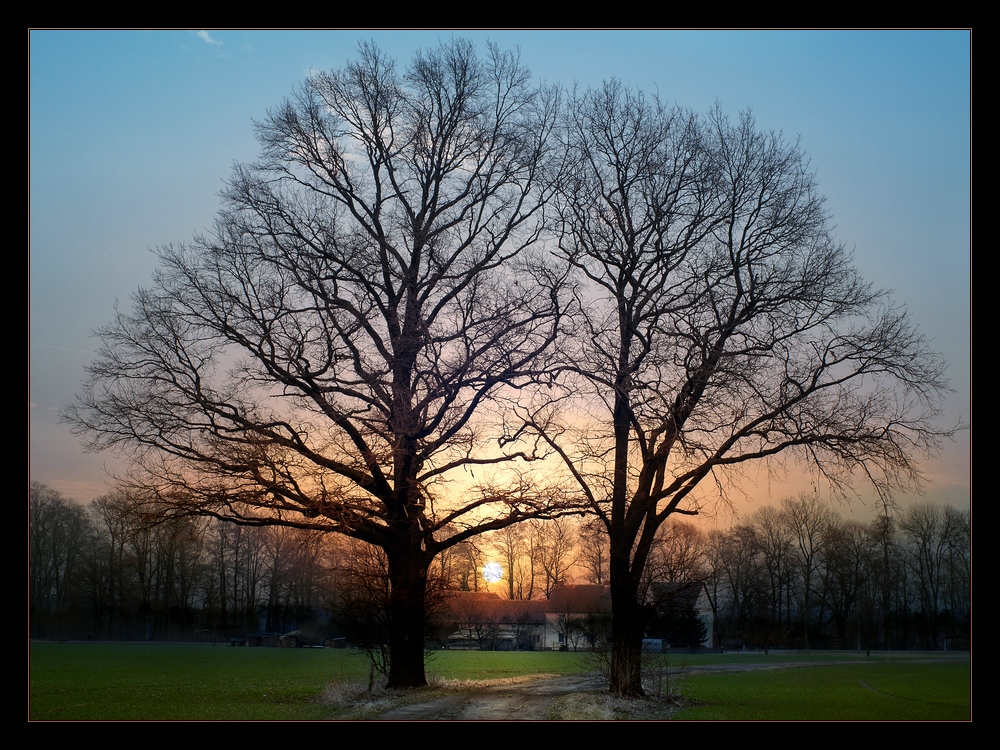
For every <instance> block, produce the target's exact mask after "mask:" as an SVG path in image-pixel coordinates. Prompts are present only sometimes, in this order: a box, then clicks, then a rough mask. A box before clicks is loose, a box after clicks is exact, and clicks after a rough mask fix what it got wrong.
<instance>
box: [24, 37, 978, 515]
mask: <svg viewBox="0 0 1000 750" xmlns="http://www.w3.org/2000/svg"><path fill="white" fill-rule="evenodd" d="M451 36H463V37H469V38H471V39H473V40H474V41H476V42H477V43H478V44H479V45H480V47H481V48H484V47H485V43H486V41H487V40H491V41H494V42H496V43H498V44H499V45H500V46H501V47H502V48H505V49H513V48H519V49H520V51H521V55H522V59H523V61H524V62H525V63H527V65H528V66H529V67H530V68H531V70H532V71H533V73H534V74H535V75H536V76H537V77H538V78H540V79H544V80H546V81H549V82H558V83H561V84H563V85H565V86H567V87H569V86H573V85H578V86H581V87H584V88H585V87H587V86H596V85H599V84H600V83H601V81H602V80H604V79H607V78H611V77H617V78H619V79H621V80H623V81H625V82H626V83H629V84H632V85H634V86H638V87H640V88H642V89H645V90H646V91H648V92H654V91H655V92H658V93H659V95H660V96H661V98H663V99H665V100H667V101H672V102H677V103H678V104H680V105H682V106H685V107H688V108H691V109H694V110H696V111H700V112H705V111H707V110H708V109H709V108H710V107H711V106H712V105H713V104H714V103H715V102H719V103H720V104H721V106H722V108H723V109H724V110H725V111H726V112H728V113H730V114H731V115H733V116H735V115H736V114H737V113H738V112H739V111H741V110H744V109H748V108H749V109H751V110H752V111H753V113H754V115H755V116H756V118H757V122H758V125H759V126H760V127H761V128H765V129H773V130H781V131H783V132H784V133H785V135H786V136H788V137H789V138H800V139H801V144H802V147H803V148H804V150H805V151H806V152H807V153H808V154H809V156H810V157H811V160H812V166H813V167H814V168H815V169H816V171H817V173H818V175H819V184H820V188H821V190H822V192H823V194H824V195H826V196H827V206H828V208H829V210H830V213H831V214H832V216H833V221H834V224H835V225H836V227H837V235H838V237H839V238H840V239H841V240H842V241H844V242H846V243H847V244H848V245H849V246H850V247H852V248H854V253H855V262H856V264H857V265H858V267H859V268H860V269H861V270H862V271H863V272H864V273H865V274H866V275H867V276H868V278H870V279H871V280H872V281H874V282H875V283H876V284H877V285H879V286H883V287H888V288H891V289H892V290H893V292H894V298H895V300H896V301H897V302H898V303H900V304H902V305H905V306H906V307H907V308H908V309H909V310H910V312H911V314H912V316H913V318H914V320H915V321H916V322H917V323H918V325H919V326H920V328H921V330H923V332H924V333H925V334H926V335H927V336H928V337H929V338H930V339H932V345H933V347H934V348H935V349H937V350H938V351H940V352H942V353H943V354H944V356H945V357H946V359H947V360H948V362H949V363H950V369H949V375H950V377H951V380H952V386H953V388H955V393H954V394H952V395H951V396H950V397H949V399H948V401H947V404H946V407H947V413H946V415H945V418H944V420H943V423H955V422H957V421H959V420H961V421H963V422H966V423H968V422H970V421H971V411H970V410H971V395H970V391H971V388H970V377H971V376H970V357H971V354H970V340H971V329H970V266H971V246H970V243H971V237H970V229H971V227H970V127H971V124H970V94H971V91H970V86H971V82H970V74H971V67H970V66H971V34H970V32H968V31H961V30H960V31H488V32H487V31H461V30H454V31H451V30H442V31H355V30H349V31H207V32H206V31H32V32H30V34H29V42H30V138H31V141H30V200H31V207H30V278H29V288H30V294H31V301H30V325H29V339H30V342H29V343H30V346H29V355H30V375H29V388H30V394H29V428H30V458H29V473H30V477H31V479H34V480H38V481H41V482H44V483H46V484H48V485H50V486H52V487H53V488H55V489H57V490H59V491H61V492H63V493H64V494H66V495H69V496H72V497H75V498H77V499H79V500H84V501H87V500H90V499H92V498H93V497H95V496H97V495H99V494H102V493H103V492H106V491H107V487H106V485H105V483H104V482H105V466H106V465H107V466H109V467H111V466H114V458H113V457H111V456H103V455H89V454H85V453H84V452H83V451H82V449H81V448H80V447H79V444H78V442H77V440H76V438H75V437H74V436H72V435H71V434H70V432H69V429H68V427H67V426H65V425H62V424H60V423H59V422H58V420H57V415H58V411H59V409H61V408H62V407H64V406H65V405H66V404H68V403H69V402H70V401H72V399H73V395H74V393H75V392H76V390H77V389H78V388H79V385H80V382H81V380H82V378H83V377H84V367H85V365H86V364H87V362H89V361H90V359H91V358H92V357H93V352H94V350H95V349H96V348H97V345H98V342H97V341H96V340H95V339H94V338H93V337H92V336H91V332H92V331H93V330H94V329H96V328H98V327H99V326H101V325H102V324H104V323H106V322H107V321H109V320H110V319H111V317H112V315H113V313H114V305H115V302H116V300H117V301H119V302H120V303H121V304H122V305H128V297H129V294H130V293H131V292H132V291H134V290H135V289H136V288H137V287H138V286H140V285H142V284H145V283H147V282H148V280H149V278H150V276H151V274H152V272H153V269H154V267H155V258H154V256H153V254H152V253H151V252H150V250H151V249H152V248H155V247H157V246H161V245H165V244H169V243H172V242H178V241H186V240H188V239H190V238H191V236H192V235H193V234H195V233H197V232H200V231H203V230H206V229H208V228H209V227H210V226H211V223H212V218H213V215H214V214H215V212H216V210H217V208H218V206H219V201H218V197H217V196H218V192H219V190H220V189H221V187H222V185H223V181H224V180H225V179H226V177H227V176H228V175H229V173H230V171H231V169H232V165H233V163H234V162H241V161H251V160H253V159H254V157H255V156H256V153H257V144H256V142H255V140H254V135H253V120H254V119H255V118H258V119H259V118H261V117H262V116H263V115H264V113H265V111H266V110H267V109H268V108H269V107H273V106H275V105H277V104H279V103H280V102H281V100H282V99H283V98H285V97H286V96H288V95H289V94H290V93H291V92H292V91H293V90H294V88H295V86H296V85H298V84H299V83H300V82H301V81H302V80H303V79H304V78H305V77H306V76H307V75H308V74H309V73H310V71H317V70H322V69H329V68H337V67H340V66H342V65H343V64H344V63H345V62H346V61H347V60H348V59H350V58H352V57H353V56H354V52H355V48H356V45H357V43H358V41H360V40H368V39H372V40H374V41H375V42H376V43H377V44H378V45H379V46H380V47H382V48H383V49H385V50H386V51H387V52H389V53H390V54H391V55H393V56H394V57H396V58H397V59H398V60H399V61H400V62H401V63H405V61H407V60H408V59H409V58H410V56H411V54H412V53H413V52H414V51H415V50H417V49H419V48H421V47H428V46H433V45H435V44H436V43H437V42H438V41H439V40H442V39H447V38H449V37H451ZM969 445H970V435H969V431H966V432H963V433H961V434H960V436H959V439H958V440H957V441H956V442H955V443H954V444H950V445H948V446H947V447H946V450H945V451H944V453H943V454H942V455H941V456H940V457H938V458H937V459H934V460H931V461H928V462H926V463H925V470H926V473H927V475H928V479H929V482H928V485H927V491H928V494H927V497H928V499H932V500H941V501H946V502H951V503H954V504H956V505H958V506H960V507H965V506H967V505H968V503H969V501H970V492H971V490H970V484H971V479H970V458H969ZM794 488H795V483H794V482H793V483H791V484H789V486H788V488H783V487H780V486H779V487H774V486H768V487H767V488H766V490H765V489H762V490H761V491H762V492H763V493H764V494H765V495H767V497H762V498H761V500H762V501H768V500H776V499H779V498H780V497H782V496H784V495H786V494H790V493H791V492H793V491H797V489H794ZM786 490H787V491H786ZM906 500H907V498H903V501H904V502H905V501H906Z"/></svg>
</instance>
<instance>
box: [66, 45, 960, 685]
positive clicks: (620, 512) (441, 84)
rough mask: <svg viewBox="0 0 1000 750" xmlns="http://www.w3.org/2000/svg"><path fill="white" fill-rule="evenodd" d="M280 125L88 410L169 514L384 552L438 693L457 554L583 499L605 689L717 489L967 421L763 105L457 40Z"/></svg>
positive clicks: (402, 635)
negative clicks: (431, 624)
mask: <svg viewBox="0 0 1000 750" xmlns="http://www.w3.org/2000/svg"><path fill="white" fill-rule="evenodd" d="M256 127H257V134H258V138H259V140H260V144H261V152H260V158H259V160H258V161H257V162H255V163H252V164H244V165H239V166H237V167H236V168H235V169H234V172H233V175H232V177H231V178H230V180H229V182H228V184H227V187H226V189H225V190H224V192H223V194H222V200H223V207H222V209H221V210H220V212H219V214H218V218H217V221H216V224H215V227H214V230H213V231H212V232H210V233H208V234H205V235H203V236H199V237H196V238H195V239H194V240H193V241H192V242H190V243H187V244H181V245H176V246H168V247H165V248H162V249H161V250H160V251H159V256H160V267H159V270H158V271H157V273H156V275H155V277H154V279H153V282H152V284H151V285H150V286H149V287H147V288H144V289H140V290H139V291H138V292H137V293H136V294H135V295H134V298H133V304H132V308H131V310H129V311H120V312H119V313H118V314H117V316H116V318H115V319H114V321H113V322H112V323H111V324H110V325H109V326H107V327H106V328H104V329H103V330H102V331H101V332H100V333H101V337H102V339H103V344H104V345H103V347H102V349H101V352H100V354H99V356H98V358H97V359H96V361H95V362H94V363H93V365H92V366H91V368H90V371H89V372H90V376H89V380H88V382H87V383H86V385H85V388H84V390H83V392H82V394H81V395H80V397H79V400H78V403H77V404H76V405H75V406H74V407H72V408H70V409H69V411H68V413H67V417H68V418H69V419H70V420H71V421H72V422H73V423H74V425H75V426H76V428H77V429H78V430H79V431H80V432H81V434H82V435H84V437H85V439H86V440H87V442H88V445H89V447H91V448H93V449H103V448H117V449H121V450H125V451H127V452H128V453H129V454H130V456H131V457H132V459H133V461H134V465H135V467H136V468H135V472H134V473H133V475H132V476H131V477H130V478H129V481H131V483H132V484H133V485H134V489H135V490H136V491H137V492H139V493H140V494H138V495H136V496H139V497H143V498H146V500H147V502H148V506H147V508H148V510H149V512H151V513H155V514H158V515H159V516H166V517H169V516H173V515H183V514H200V515H209V516H215V517H217V518H221V519H226V520H230V521H235V522H237V523H243V524H250V525H271V524H278V525H286V526H294V527H300V528H306V529H319V530H324V531H331V532H336V533H341V534H345V535H347V536H350V537H353V538H356V539H358V540H361V541H363V542H367V543H369V544H372V545H375V546H377V547H379V548H381V549H382V550H383V551H384V553H385V557H386V562H387V566H388V577H389V584H390V591H389V600H390V601H389V608H390V612H389V616H390V617H389V632H390V637H389V639H390V643H389V653H390V655H391V656H390V667H389V669H390V674H389V684H390V685H391V686H416V685H422V684H424V682H425V680H424V672H423V655H422V647H423V642H424V637H423V635H424V631H423V627H424V625H423V622H424V612H425V609H426V601H425V597H426V593H425V592H426V586H427V576H428V569H429V566H430V563H431V561H432V560H433V559H434V557H435V556H436V555H438V554H439V553H441V552H442V551H444V550H446V549H448V548H450V547H452V546H454V545H457V544H459V543H461V542H463V541H466V540H468V539H469V538H471V537H472V536H475V535H477V534H480V533H483V532H486V531H490V530H495V529H500V528H503V527H505V526H508V525H510V524H513V523H516V522H519V521H521V520H525V519H529V518H544V517H553V516H557V515H559V514H560V513H567V512H570V511H573V510H578V509H579V508H581V507H586V508H588V509H589V510H590V511H591V512H592V513H593V514H594V515H595V516H596V517H597V518H598V519H599V523H600V524H601V525H602V526H603V528H604V530H605V531H606V533H607V534H608V537H609V550H608V561H609V568H608V570H609V580H610V585H611V597H612V604H613V608H614V618H613V628H614V634H613V640H614V644H615V645H614V653H613V664H612V666H613V668H612V680H613V684H612V687H613V689H614V690H615V691H616V692H620V693H625V694H635V693H639V692H641V684H640V675H639V665H640V661H641V649H640V647H641V639H642V634H643V628H644V626H645V619H644V614H643V609H642V602H640V600H639V594H638V592H639V587H640V584H641V581H642V576H643V571H644V570H645V568H646V565H647V562H648V558H649V555H650V550H651V549H652V546H653V543H654V540H655V538H656V532H657V529H658V528H659V527H660V525H661V524H662V523H663V522H664V521H665V520H666V519H667V518H668V517H669V516H670V515H672V514H674V513H682V514H683V513H696V512H697V510H698V502H697V495H698V493H697V492H696V490H697V489H699V488H700V487H701V485H702V483H703V482H706V480H708V482H709V483H713V486H714V487H715V488H716V489H717V490H718V491H719V492H720V493H722V494H725V491H726V489H727V486H728V482H729V480H730V474H729V472H730V471H732V470H733V469H734V468H737V467H739V466H741V465H745V464H747V463H748V462H750V461H774V460H778V459H780V458H783V457H787V456H794V457H795V458H798V459H801V460H802V461H804V462H806V463H808V464H810V465H811V466H812V467H813V468H814V469H815V470H816V471H818V472H819V474H820V475H821V476H823V477H825V478H826V480H827V481H828V482H829V484H830V486H831V487H833V488H834V490H836V491H837V492H841V493H843V492H846V491H848V488H849V487H850V486H851V483H852V482H853V481H855V480H856V479H857V478H858V477H859V476H861V477H863V478H864V479H865V480H867V481H868V482H870V484H871V485H872V486H873V487H874V488H875V490H876V491H877V492H878V494H879V496H880V497H882V498H883V499H884V500H888V498H889V497H891V494H892V493H893V492H894V491H895V490H897V489H899V488H900V487H904V486H911V485H912V484H914V483H916V482H917V481H918V480H919V472H918V469H917V464H916V457H917V456H919V455H920V454H921V453H924V452H928V451H933V450H934V449H935V448H936V447H937V444H938V440H939V439H940V438H941V437H943V436H945V435H947V434H948V432H947V431H945V430H941V429H939V428H937V426H936V425H935V419H936V418H937V416H938V399H939V397H940V394H941V392H942V391H943V389H945V388H946V383H945V381H944V378H943V370H944V368H943V364H942V363H941V361H940V359H939V358H938V357H937V356H936V355H934V354H933V353H932V352H930V350H929V349H928V347H927V345H926V342H925V341H924V339H923V338H922V337H921V335H920V334H919V333H918V332H917V331H916V330H915V329H914V328H913V326H912V325H911V323H910V322H909V320H908V318H907V316H906V314H905V312H903V311H901V310H900V309H899V308H897V307H896V306H894V305H893V303H892V302H891V300H890V299H889V296H888V294H887V293H886V292H885V291H883V290H879V289H877V288H875V287H873V286H872V285H871V284H869V283H867V282H866V281H865V280H864V279H863V278H862V277H861V276H860V274H859V273H858V272H857V271H856V270H855V268H854V266H853V264H852V259H851V256H850V253H849V252H848V251H847V250H846V248H845V247H844V245H843V244H842V243H840V242H839V241H837V239H836V238H835V237H834V235H833V231H832V228H831V225H830V219H829V217H828V215H827V212H826V210H825V208H824V204H823V199H822V198H821V196H820V195H819V192H818V186H817V179H816V176H815V174H814V173H813V172H812V171H811V169H810V167H809V163H808V160H807V159H806V157H805V154H804V153H803V151H802V149H801V148H800V147H799V145H798V144H797V143H789V142H788V141H787V140H785V139H784V138H783V137H782V136H781V134H779V133H773V132H765V131H761V130H759V129H758V127H757V125H756V123H755V121H754V119H753V118H752V116H750V115H749V114H744V115H741V116H740V117H739V118H738V119H737V120H736V121H732V120H730V119H729V118H728V117H727V116H726V115H725V114H723V113H722V111H721V109H719V108H716V109H715V110H713V111H711V112H710V113H708V114H707V115H705V116H699V115H696V114H694V113H692V112H689V111H686V110H684V109H682V108H680V107H675V106H667V105H665V104H663V103H661V102H660V101H659V100H657V99H655V98H650V97H646V96H644V95H643V94H642V93H641V92H638V91H635V90H633V89H630V88H629V87H627V86H624V85H623V84H621V83H619V82H617V81H610V82H608V83H606V84H605V85H604V86H603V87H601V88H599V89H596V90H588V91H585V92H576V93H574V94H572V95H570V96H568V97H562V96H561V93H560V91H559V89H558V88H557V87H547V86H543V85H537V84H535V83H533V82H532V79H531V77H530V74H529V72H528V70H527V68H525V67H524V66H523V65H522V63H521V62H520V60H519V59H518V57H517V56H516V55H514V54H512V53H508V52H503V51H501V50H499V49H497V48H495V47H490V48H489V49H488V50H487V52H486V54H485V56H483V57H480V56H478V55H477V53H476V51H475V50H474V48H473V47H472V45H471V44H470V43H468V42H466V41H462V40H456V41H451V42H446V43H442V44H441V45H439V46H438V47H437V48H434V49H430V50H424V51H421V52H418V53H416V54H415V55H414V57H413V59H412V61H411V62H410V64H409V65H408V66H407V67H405V68H403V69H401V68H400V67H399V66H398V65H397V64H396V62H395V61H393V60H390V59H388V58H387V57H386V56H385V55H384V54H383V53H382V52H381V51H379V50H378V49H377V48H375V47H374V46H373V45H362V46H361V47H360V48H359V51H358V56H357V59H356V60H354V61H352V62H349V63H348V64H347V65H345V66H344V67H343V68H342V69H340V70H335V71H329V72H321V73H318V74H316V75H313V76H311V77H310V78H309V79H308V80H307V81H306V82H305V83H304V85H303V86H302V87H301V88H300V89H299V90H298V91H296V92H295V94H294V95H293V96H292V97H291V98H290V99H288V100H287V101H285V102H284V103H283V104H281V105H280V106H278V107H277V108H275V109H273V110H272V111H270V112H268V113H267V114H266V116H265V117H264V118H263V119H262V120H261V121H260V122H258V123H257V125H256ZM549 454H554V455H555V456H557V457H558V459H559V460H560V461H561V464H560V471H552V470H551V469H550V470H549V471H547V472H546V473H545V474H542V473H541V472H529V471H528V469H529V468H530V464H531V463H532V462H533V461H536V460H538V459H541V458H543V457H545V456H546V455H549ZM477 472H478V474H477ZM560 472H561V473H560ZM566 474H568V475H569V476H570V477H572V480H573V481H571V482H569V483H564V486H560V484H559V481H558V480H559V479H560V478H561V477H563V476H565V475H566Z"/></svg>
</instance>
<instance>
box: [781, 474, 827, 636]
mask: <svg viewBox="0 0 1000 750" xmlns="http://www.w3.org/2000/svg"><path fill="white" fill-rule="evenodd" d="M781 516H782V521H783V523H784V525H785V528H786V529H787V530H788V533H789V535H790V536H791V539H792V548H793V550H794V552H795V564H794V565H795V568H796V569H797V572H798V583H799V587H800V588H799V596H800V597H801V598H800V599H799V616H800V617H801V618H802V642H803V646H804V647H805V648H809V647H810V646H809V622H810V620H811V619H812V605H813V602H814V601H816V600H817V597H816V589H817V587H818V585H819V574H820V566H821V564H822V562H823V556H824V552H825V551H826V544H827V542H828V541H829V537H828V533H827V532H828V531H829V529H830V527H831V526H832V525H833V524H834V523H835V522H836V520H837V519H836V514H835V513H834V512H833V509H832V508H830V506H829V505H827V504H825V503H824V502H822V501H821V500H820V499H819V498H818V497H816V495H814V494H808V493H806V494H802V495H799V497H798V498H791V497H788V498H785V499H784V500H782V502H781ZM817 620H818V621H817V623H816V624H817V627H819V626H821V625H822V622H821V620H822V618H821V617H819V618H817Z"/></svg>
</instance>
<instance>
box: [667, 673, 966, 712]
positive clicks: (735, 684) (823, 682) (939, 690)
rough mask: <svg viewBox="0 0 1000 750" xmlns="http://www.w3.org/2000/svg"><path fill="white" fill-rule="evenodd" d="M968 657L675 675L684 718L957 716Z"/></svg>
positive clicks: (962, 703) (963, 701) (963, 695)
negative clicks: (694, 704) (954, 660)
mask: <svg viewBox="0 0 1000 750" xmlns="http://www.w3.org/2000/svg"><path fill="white" fill-rule="evenodd" d="M969 680H970V670H969V663H968V662H965V663H944V664H942V663H930V664H922V663H919V662H916V661H914V662H903V663H888V664H887V663H884V662H883V663H872V664H830V665H828V666H821V667H799V668H790V669H780V670H768V671H764V672H739V673H733V674H712V675H691V676H688V677H681V678H680V680H679V683H678V686H679V689H680V693H681V694H682V695H683V696H684V697H685V699H687V700H691V701H697V702H699V703H702V704H704V705H701V706H698V707H696V708H689V709H686V710H683V711H681V712H679V713H678V714H676V715H675V716H674V717H673V718H675V719H682V720H683V719H690V720H748V721H752V720H769V721H792V720H810V721H825V720H835V721H851V720H854V721H965V720H968V719H970V718H971V705H970V682H969Z"/></svg>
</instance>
